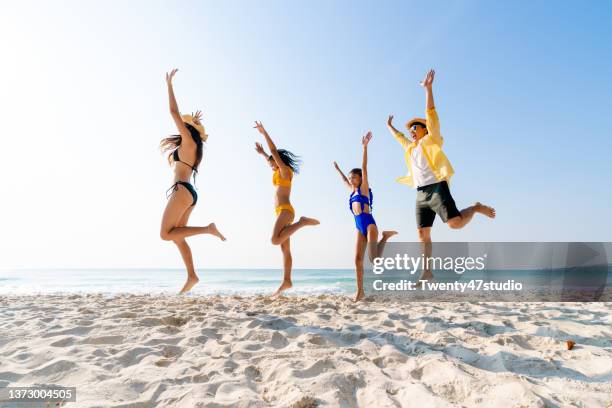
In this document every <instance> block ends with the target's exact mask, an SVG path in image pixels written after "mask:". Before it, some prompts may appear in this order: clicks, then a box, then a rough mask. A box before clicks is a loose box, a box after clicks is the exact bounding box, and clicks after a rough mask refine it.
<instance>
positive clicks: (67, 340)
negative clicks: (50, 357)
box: [51, 336, 76, 347]
mask: <svg viewBox="0 0 612 408" xmlns="http://www.w3.org/2000/svg"><path fill="white" fill-rule="evenodd" d="M75 341H76V337H72V336H68V337H64V338H63V339H60V340H57V341H54V342H53V343H51V347H68V346H72V345H73V344H74V343H75Z"/></svg>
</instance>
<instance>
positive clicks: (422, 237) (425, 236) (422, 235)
mask: <svg viewBox="0 0 612 408" xmlns="http://www.w3.org/2000/svg"><path fill="white" fill-rule="evenodd" d="M418 233H419V241H421V242H428V241H431V233H430V232H429V231H427V230H423V229H419V230H418Z"/></svg>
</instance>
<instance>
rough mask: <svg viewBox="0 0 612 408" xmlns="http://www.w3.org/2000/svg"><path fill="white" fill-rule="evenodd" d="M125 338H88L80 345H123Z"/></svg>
mask: <svg viewBox="0 0 612 408" xmlns="http://www.w3.org/2000/svg"><path fill="white" fill-rule="evenodd" d="M123 340H124V337H123V336H97V337H86V338H85V339H83V340H82V341H81V342H80V343H81V344H121V343H123Z"/></svg>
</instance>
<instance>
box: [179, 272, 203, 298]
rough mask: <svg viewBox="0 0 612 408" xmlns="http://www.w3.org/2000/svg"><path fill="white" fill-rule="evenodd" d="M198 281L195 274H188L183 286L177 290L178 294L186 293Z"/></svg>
mask: <svg viewBox="0 0 612 408" xmlns="http://www.w3.org/2000/svg"><path fill="white" fill-rule="evenodd" d="M199 281H200V279H198V277H197V276H195V275H194V276H189V277H187V282H185V286H183V289H181V291H180V292H179V294H181V295H182V294H184V293H187V292H189V291H190V290H191V288H193V287H194V286H195V285H196V283H198V282H199Z"/></svg>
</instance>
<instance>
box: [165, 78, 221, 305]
mask: <svg viewBox="0 0 612 408" xmlns="http://www.w3.org/2000/svg"><path fill="white" fill-rule="evenodd" d="M177 71H178V70H177V69H173V70H172V71H171V72H170V73H166V83H167V84H168V98H169V99H170V115H171V116H172V119H174V123H175V124H176V128H177V129H178V131H179V134H178V135H175V136H171V137H167V138H165V139H163V140H162V141H161V143H160V148H161V150H162V152H171V153H170V154H169V155H168V162H169V163H170V164H171V165H172V166H173V171H174V184H172V186H171V187H170V188H169V189H168V193H169V197H168V203H167V204H166V209H165V210H164V215H163V217H162V223H161V231H160V236H161V239H163V240H165V241H173V242H174V243H175V244H176V246H177V247H178V249H179V251H180V253H181V257H182V258H183V262H184V263H185V267H186V268H187V282H185V285H184V286H183V289H181V292H180V293H186V292H188V291H189V290H190V289H191V288H192V287H193V286H194V285H195V284H196V283H198V281H199V279H198V276H197V275H196V273H195V268H194V266H193V257H192V255H191V249H190V248H189V245H188V244H187V241H185V238H187V237H190V236H192V235H198V234H212V235H215V236H217V237H219V238H220V239H221V240H222V241H225V237H224V236H223V235H222V234H221V233H220V232H219V230H217V227H216V226H215V224H214V223H212V224H209V225H208V226H206V227H187V226H186V225H187V221H189V216H190V215H191V211H193V209H194V207H195V205H196V203H197V201H198V194H197V193H196V190H195V188H194V187H193V185H192V184H191V176H192V175H193V176H194V184H195V173H197V172H198V166H199V165H200V162H201V161H202V150H203V145H204V142H205V141H206V139H207V137H208V135H207V134H206V132H205V131H204V126H202V123H201V122H200V118H201V117H202V113H201V112H200V111H197V112H196V114H195V115H182V116H181V114H180V112H179V109H178V105H177V103H176V99H175V98H174V91H173V89H172V79H173V78H174V75H175V74H176V72H177ZM190 163H193V164H190Z"/></svg>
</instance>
